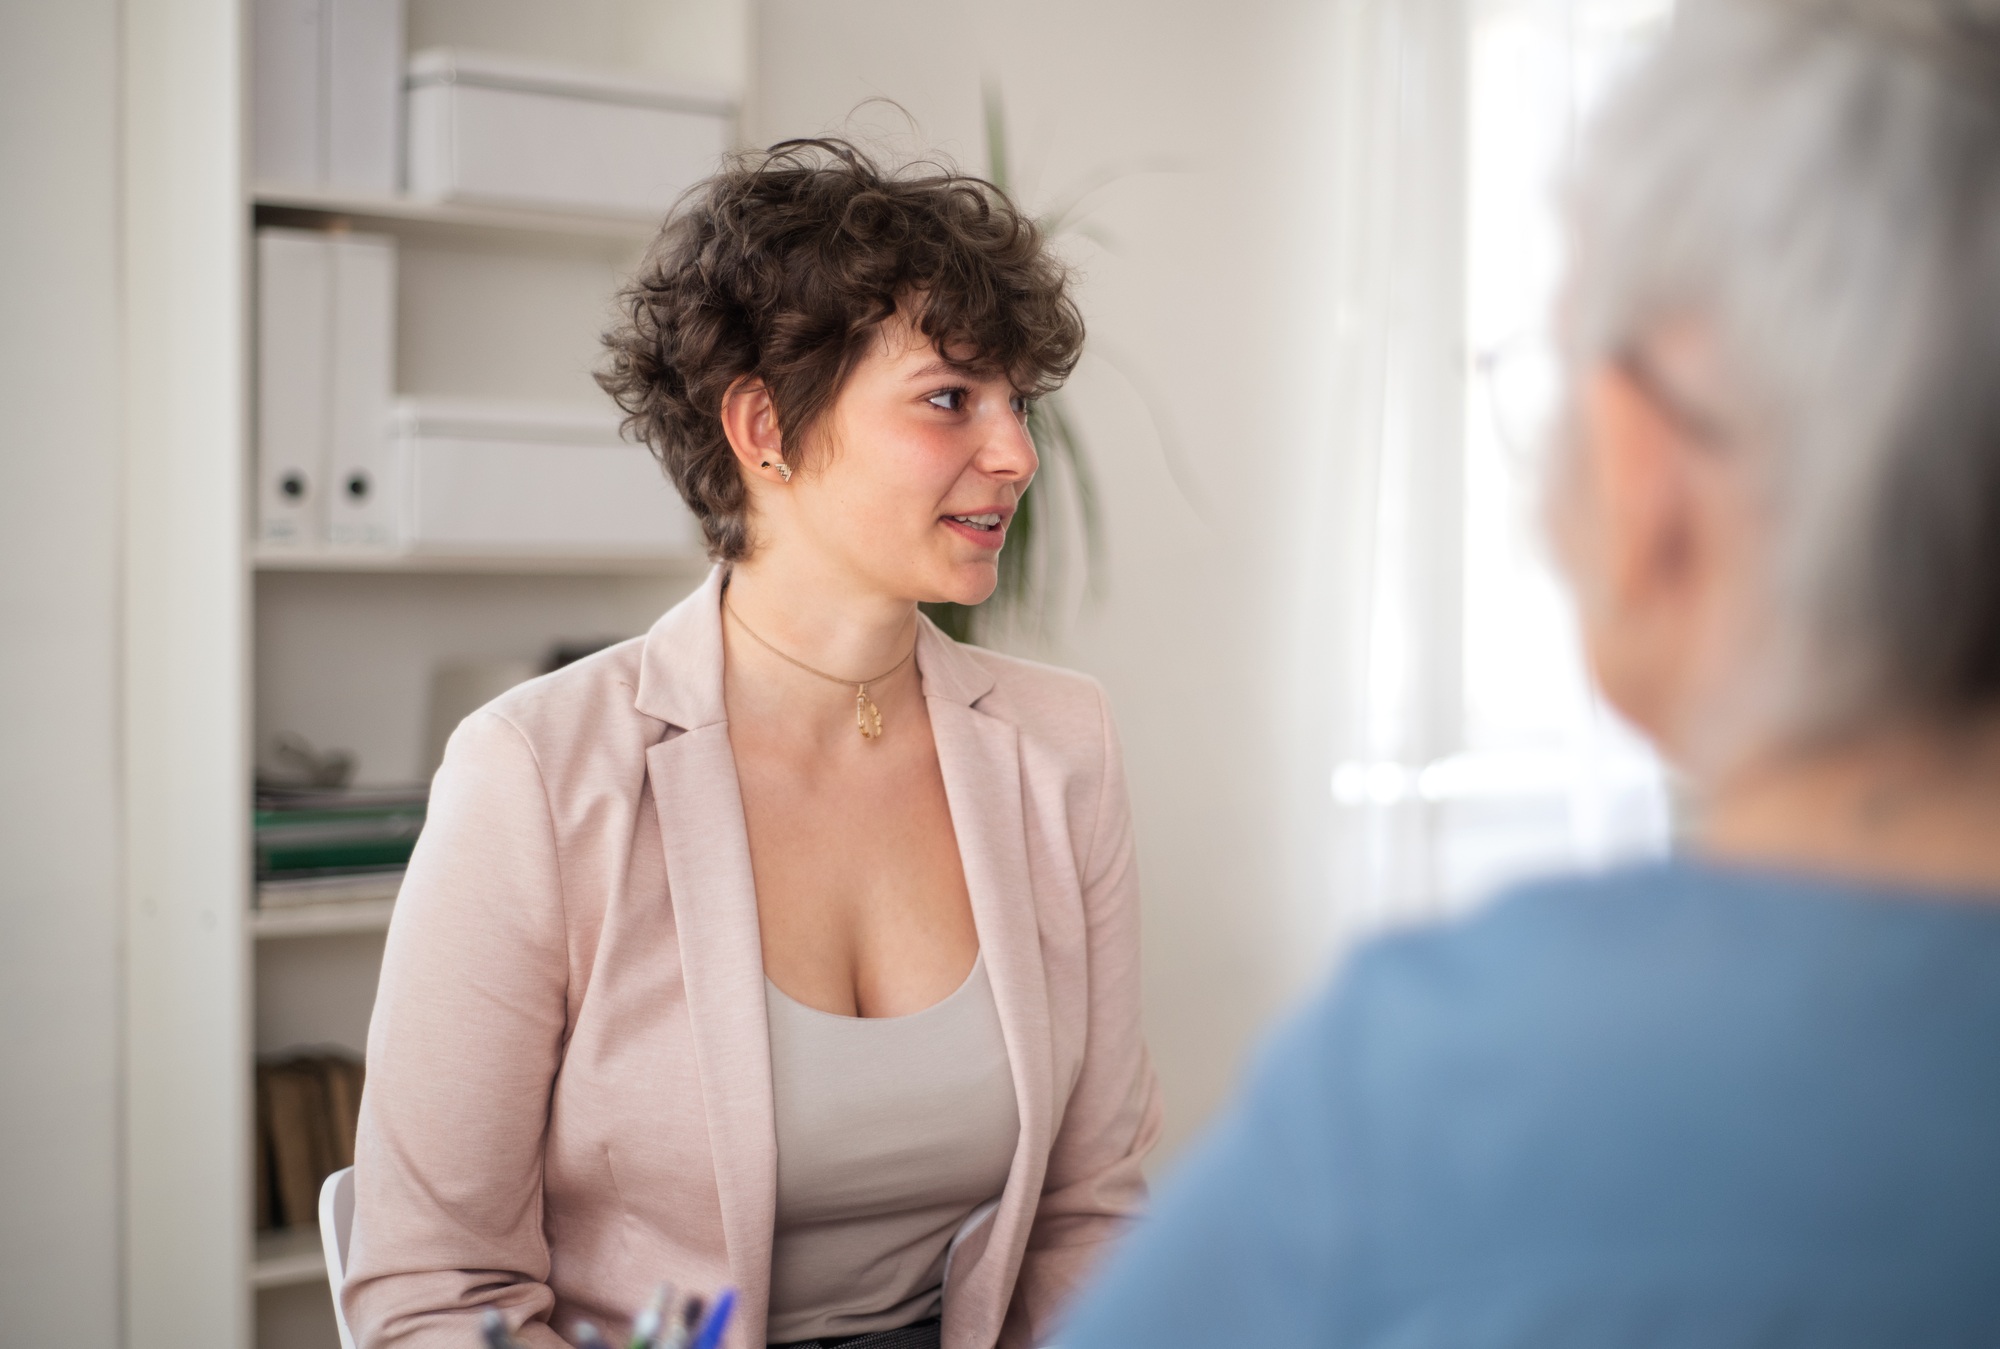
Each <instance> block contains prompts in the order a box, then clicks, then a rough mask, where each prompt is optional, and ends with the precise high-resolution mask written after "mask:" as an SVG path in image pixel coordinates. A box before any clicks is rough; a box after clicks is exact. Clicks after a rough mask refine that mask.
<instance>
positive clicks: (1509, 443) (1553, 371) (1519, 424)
mask: <svg viewBox="0 0 2000 1349" xmlns="http://www.w3.org/2000/svg"><path fill="white" fill-rule="evenodd" d="M1473 368H1474V370H1475V371H1476V372H1477V374H1478V377H1479V386H1480V389H1481V392H1482V394H1483V395H1484V397H1483V400H1482V401H1483V402H1484V403H1485V404H1486V414H1487V418H1488V420H1489V421H1490V422H1491V423H1492V426H1493V434H1494V437H1495V439H1496V440H1498V441H1499V443H1500V448H1501V450H1502V451H1504V452H1505V453H1506V455H1507V457H1508V458H1509V459H1510V460H1512V461H1514V467H1516V468H1523V469H1525V468H1528V467H1530V466H1532V464H1533V462H1534V461H1535V460H1536V459H1537V458H1539V457H1540V454H1541V451H1542V449H1543V447H1544V446H1546V445H1547V444H1548V438H1549V431H1550V429H1551V428H1552V427H1553V426H1554V424H1555V414H1556V399H1557V398H1558V397H1559V396H1560V394H1561V390H1562V371H1561V368H1560V366H1559V364H1558V362H1557V361H1556V355H1555V352H1554V350H1553V349H1552V348H1551V347H1550V344H1549V342H1548V339H1547V338H1545V337H1544V336H1542V335H1541V334H1540V333H1538V332H1519V333H1515V334H1514V335H1513V336H1511V337H1507V338H1503V339H1502V340H1500V341H1499V342H1496V343H1494V344H1493V345H1492V346H1489V347H1487V348H1485V349H1483V350H1482V351H1480V352H1479V353H1478V354H1477V355H1476V356H1474V357H1473Z"/></svg>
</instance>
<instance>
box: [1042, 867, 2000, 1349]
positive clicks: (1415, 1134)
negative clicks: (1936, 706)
mask: <svg viewBox="0 0 2000 1349" xmlns="http://www.w3.org/2000/svg"><path fill="white" fill-rule="evenodd" d="M1983 899H1984V901H1985V902H1981V897H1963V898H1958V899H1954V898H1949V897H1943V896H1931V897H1920V896H1915V895H1901V894H1890V893H1883V892H1880V891H1869V890H1864V889H1861V888H1857V887H1850V886H1840V885H1834V884H1829V883H1827V882H1824V881H1818V880H1807V879H1803V878H1797V877H1787V876H1782V875H1778V874H1775V873H1760V872H1754V871H1748V870H1727V869H1722V868H1716V867H1711V866H1700V865H1690V864H1685V863H1674V864H1667V865H1660V866H1651V867H1645V868H1638V869H1633V870H1628V871H1623V872H1617V873H1613V874H1610V875H1604V876H1597V877H1590V878H1576V879H1571V880H1563V881H1556V882H1549V883H1544V884H1538V885H1533V886H1528V887H1525V888H1522V889H1520V890H1519V891H1517V892H1515V893H1514V894H1512V895H1510V896H1508V897H1506V898H1504V899H1502V900H1501V901H1499V902H1498V903H1497V904H1495V905H1494V906H1493V907H1491V908H1490V909H1488V910H1487V911H1486V912H1485V913H1484V914H1482V915H1480V916H1478V917H1476V918H1474V919H1473V920H1471V921H1469V922H1466V923H1463V924H1460V925H1457V926H1454V927H1449V928H1443V929H1437V930H1431V931H1424V932H1418V933H1411V934H1405V935H1400V936H1394V937H1390V938H1387V939H1384V940H1380V941H1377V942H1375V943H1373V944H1372V945H1369V946H1366V947H1364V948H1363V949H1362V950H1361V951H1360V952H1359V953H1358V954H1357V955H1356V957H1355V958H1354V959H1353V961H1352V962H1351V963H1350V964H1349V966H1348V968H1347V969H1346V971H1345V972H1344V974H1343V975H1342V976H1341V977H1340V978H1338V979H1337V980H1336V981H1335V982H1334V984H1333V985H1332V986H1331V987H1330V988H1329V989H1328V990H1327V991H1326V992H1325V993H1324V994H1323V995H1322V996H1320V997H1319V998H1318V999H1316V1000H1315V1001H1314V1002H1313V1003H1312V1004H1311V1005H1310V1006H1308V1007H1307V1008H1306V1009H1305V1012H1304V1014H1303V1015H1302V1016H1300V1017H1298V1018H1297V1019H1296V1020H1295V1021H1294V1022H1293V1023H1292V1024H1291V1025H1290V1026H1289V1027H1288V1028H1286V1029H1285V1030H1284V1031H1283V1032H1282V1033H1281V1034H1280V1035H1279V1036H1278V1037H1277V1039H1276V1040H1275V1041H1274V1042H1273V1043H1272V1044H1271V1045H1270V1046H1269V1048H1268V1050H1267V1052H1266V1053H1265V1055H1264V1057H1263V1060H1262V1063H1261V1066H1260V1068H1259V1070H1258V1071H1257V1073H1256V1074H1255V1077H1254V1080H1253V1082H1252V1084H1251V1086H1250V1088H1249V1090H1248V1092H1247V1093H1246V1094H1245V1095H1244V1096H1243V1098H1242V1099H1241V1100H1240V1101H1239V1102H1238V1103H1237V1104H1236V1105H1235V1106H1234V1108H1233V1109H1232V1110H1231V1111H1230V1112H1229V1113H1228V1114H1227V1115H1226V1116H1225V1117H1224V1118H1223V1120H1222V1121H1221V1122H1220V1123H1219V1124H1218V1126H1217V1127H1216V1128H1215V1129H1214V1130H1213V1131H1212V1132H1211V1133H1210V1134H1209V1136H1208V1137H1207V1138H1206V1140H1205V1141H1204V1142H1203V1143H1202V1144H1201V1145H1200V1146H1198V1148H1197V1149H1196V1150H1195V1152H1194V1153H1193V1155H1192V1157H1191V1158H1190V1160H1189V1161H1188V1162H1187V1163H1186V1165H1185V1166H1184V1167H1182V1168H1181V1169H1180V1172H1179V1174H1178V1175H1177V1176H1176V1177H1175V1178H1174V1180H1173V1181H1172V1182H1171V1183H1170V1184H1169V1185H1168V1186H1167V1187H1165V1188H1164V1190H1163V1191H1162V1193H1161V1195H1160V1198H1159V1202H1158V1204H1157V1206H1156V1207H1155V1210H1154V1213H1153V1216H1152V1217H1151V1218H1149V1219H1147V1220H1146V1221H1145V1222H1144V1223H1142V1224H1141V1225H1140V1227H1139V1228H1138V1229H1137V1230H1136V1231H1135V1233H1134V1234H1133V1236H1132V1238H1131V1239H1130V1240H1128V1241H1127V1242H1126V1243H1125V1245H1124V1246H1123V1247H1122V1248H1121V1250H1120V1251H1119V1253H1118V1254H1117V1255H1116V1256H1115V1257H1114V1258H1113V1260H1112V1261H1111V1264H1110V1267H1109V1268H1108V1270H1107V1271H1106V1275H1105V1277H1104V1279H1103V1280H1102V1282H1101V1284H1100V1285H1099V1286H1098V1287H1097V1288H1096V1289H1095V1290H1094V1291H1093V1292H1092V1293H1090V1294H1089V1295H1088V1296H1087V1297H1086V1298H1085V1299H1084V1302H1083V1304H1082V1305H1081V1306H1080V1307H1079V1308H1078V1310H1077V1313H1076V1315H1075V1316H1074V1317H1073V1318H1072V1320H1071V1322H1070V1324H1069V1325H1068V1326H1067V1327H1066V1328H1065V1329H1064V1330H1063V1332H1062V1333H1060V1334H1059V1335H1058V1337H1057V1342H1058V1343H1059V1344H1060V1346H1061V1349H1155V1347H1156V1346H1168V1345H1190V1346H1194V1345H1215V1346H1230V1349H1278V1347H1279V1346H1294V1345H1297V1346H1304V1345H1314V1346H1320V1345H1326V1346H1334V1345H1338V1346H1368V1347H1369V1349H1390V1347H1391V1346H1394V1347H1395V1349H1405V1347H1406V1346H1407V1347H1408V1349H1419V1347H1422V1349H1429V1347H1430V1346H1446V1347H1449V1349H1497V1347H1498V1346H1503V1345H1504V1346H1521V1347H1522V1349H1526V1347H1527V1346H1534V1349H1571V1347H1572V1346H1574V1347H1575V1349H1632V1347H1634V1346H1658V1347H1660V1349H1665V1347H1666V1346H1688V1347H1689V1349H1693V1347H1694V1346H1700V1347H1701V1349H1735V1346H1750V1345H1757V1346H1776V1345H1786V1346H1801V1347H1802V1349H1803V1347H1804V1346H1812V1347H1813V1349H1838V1347H1840V1346H1857V1345H1870V1346H1883V1347H1884V1349H1887V1347H1888V1346H1896V1347H1897V1349H1901V1347H1903V1346H1919V1345H1921V1346H1926V1347H1929V1349H1935V1347H1936V1346H1956V1345H1975V1344H1977V1345H2000V902H1991V901H1993V900H1995V899H2000V897H1992V896H1988V897H1983Z"/></svg>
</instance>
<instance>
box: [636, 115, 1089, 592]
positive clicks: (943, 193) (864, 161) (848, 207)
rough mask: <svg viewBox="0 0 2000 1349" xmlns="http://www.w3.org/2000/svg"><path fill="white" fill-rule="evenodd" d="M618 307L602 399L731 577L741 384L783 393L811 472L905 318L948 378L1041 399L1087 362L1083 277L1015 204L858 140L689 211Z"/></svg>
mask: <svg viewBox="0 0 2000 1349" xmlns="http://www.w3.org/2000/svg"><path fill="white" fill-rule="evenodd" d="M618 303H619V309H620V318H619V321H618V322H617V323H616V324H615V325H614V326H613V327H612V329H611V330H610V331H609V332H607V333H606V334H605V335H604V345H605V347H606V349H607V350H608V351H609V353H610V358H609V360H608V362H607V363H606V365H605V367H604V368H603V369H602V370H600V371H599V372H598V375H597V382H598V384H600V385H601V386H602V387H603V388H604V390H605V392H607V393H609V394H610V395H611V397H612V398H613V399H614V400H616V401H617V403H618V406H619V407H620V408H621V409H623V410H624V412H625V422H624V426H625V432H626V434H627V435H628V436H631V437H632V438H633V439H635V440H638V441H641V442H643V443H644V444H645V445H646V446H647V447H648V448H649V449H650V450H652V452H653V456H654V457H655V458H657V459H658V460H659V461H660V465H661V467H662V468H663V469H664V470H665V471H666V474H667V476H668V477H669V478H670V479H672V481H673V484H674V486H675V487H677V488H679V489H680V493H681V496H682V497H683V498H685V499H686V501H687V504H688V506H689V507H690V508H691V509H692V510H693V511H694V513H695V516H696V518H698V519H699V520H700V521H701V526H702V530H703V532H704V533H705V534H706V535H707V536H708V550H709V555H710V556H711V557H714V558H716V559H718V560H720V561H736V560H739V559H741V558H743V557H744V556H746V555H747V554H748V552H749V549H750V535H749V521H748V519H747V496H746V492H745V489H744V483H743V476H742V473H741V472H740V470H739V468H738V466H737V463H736V458H735V455H734V454H733V453H732V452H731V451H730V448H729V442H728V440H727V439H726V438H725V437H724V435H723V431H722V421H721V412H722V400H723V397H724V395H725V394H726V393H727V392H728V391H729V388H730V386H731V385H732V384H734V383H735V382H736V381H737V380H738V379H739V378H741V377H743V376H745V375H753V376H755V377H757V378H759V379H761V380H762V381H763V382H764V386H765V387H766V388H767V389H768V390H769V391H770V395H771V402H772V405H773V407H774V408H775V410H776V412H777V416H778V429H779V432H780V434H781V435H782V436H783V437H784V441H785V444H786V447H787V449H786V455H787V458H788V460H791V461H792V462H794V463H797V462H800V460H801V459H802V458H803V457H804V456H805V455H806V454H809V453H810V452H811V448H812V447H811V445H810V443H809V435H810V432H811V431H812V430H813V429H814V427H815V426H816V425H817V424H818V423H819V421H820V419H821V418H822V417H824V416H825V415H826V413H827V411H828V409H830V408H831V407H832V406H833V402H834V398H835V397H836V395H838V394H839V392H840V389H841V386H842V385H843V384H844V383H845V382H846V379H847V376H848V374H849V373H850V372H851V371H852V370H853V369H854V365H855V362H856V361H857V360H858V359H859V357H860V356H861V353H862V350H863V348H864V346H865V344H866V342H867V341H868V339H869V337H870V336H871V335H872V334H873V333H874V332H876V330H877V329H878V327H879V326H880V325H881V323H882V322H883V321H884V320H886V319H888V318H889V317H891V316H892V315H893V314H895V313H896V312H897V309H898V307H899V306H907V307H908V309H909V312H910V313H911V316H912V318H913V320H914V322H915V324H916V326H917V328H918V329H919V330H920V331H921V332H922V333H923V334H924V336H925V337H927V338H929V339H930V341H931V343H932V344H933V345H934V346H936V347H937V349H938V351H939V352H940V353H941V354H942V355H943V356H944V357H945V359H946V360H949V361H951V362H952V363H953V364H954V365H959V366H962V367H964V368H966V369H976V368H987V369H999V370H1004V371H1006V372H1007V374H1008V376H1009V377H1010V378H1011V379H1012V380H1013V382H1014V384H1015V386H1016V387H1017V388H1019V389H1021V390H1022V391H1023V392H1024V393H1028V394H1031V395H1037V394H1042V393H1047V392H1049V391H1051V390H1053V389H1055V388H1057V387H1059V386H1060V385H1061V384H1062V383H1063V381H1064V380H1066V379H1067V378H1068V377H1069V373H1070V371H1071V370H1072V369H1073V368H1074V367H1075V365H1076V361H1077V357H1078V356H1079V355H1080V354H1081V353H1082V350H1083V316H1082V315H1081V314H1080V313H1079V312H1078V311H1077V307H1076V304H1075V302H1074V301H1073V300H1072V299H1071V298H1070V294H1069V273H1068V270H1067V269H1066V268H1065V267H1064V266H1063V265H1062V263H1061V262H1060V261H1058V260H1057V259H1056V258H1055V257H1054V256H1053V255H1052V254H1051V253H1050V251H1049V249H1048V246H1047V242H1046V240H1045V238H1044V236H1043V234H1042V231H1041V230H1040V229H1039V228H1037V226H1036V225H1035V222H1034V221H1033V220H1031V219H1030V218H1029V217H1028V216H1027V215H1025V214H1023V213H1022V212H1021V210H1020V209H1019V208H1018V207H1016V206H1015V205H1014V203H1013V202H1011V201H1010V200H1008V198H1007V195H1006V193H1004V192H1002V191H1001V190H1000V189H999V188H998V187H996V186H994V185H993V184H992V183H989V182H987V181H986V180H984V179H981V178H974V177H970V176H968V175H966V174H962V173H958V172H955V171H953V170H951V169H950V168H948V167H941V166H939V165H935V164H928V165H919V166H914V167H912V168H909V169H905V170H901V171H889V170H885V169H883V168H882V167H880V166H879V165H877V164H876V163H875V162H874V161H873V160H871V159H870V158H869V157H868V156H867V155H865V154H863V153H862V152H861V151H860V150H858V149H856V148H855V147H854V146H853V145H851V144H849V143H847V142H845V141H840V140H789V141H781V142H779V143H778V144H776V145H774V146H772V147H771V148H770V149H769V150H766V151H763V152H761V153H755V154H745V155H739V156H737V157H736V158H735V159H733V160H732V161H731V162H730V163H729V165H728V166H727V167H726V168H724V169H723V170H722V172H720V173H718V174H716V175H715V176H714V177H712V178H709V179H708V180H707V181H705V182H703V183H701V184H699V185H698V186H697V187H695V188H694V189H693V190H692V191H690V192H689V194H688V196H687V197H686V198H685V199H684V200H683V201H682V202H681V203H680V205H678V206H676V207H675V209H674V211H673V213H672V214H671V215H669V216H668V217H667V221H666V223H665V224H664V225H663V226H662V227H661V229H660V233H659V236H658V237H657V238H656V239H655V240H654V241H653V244H652V246H651V247H650V248H649V249H648V250H647V252H646V257H645V261H644V262H643V263H642V264H641V265H640V268H639V271H638V273H637V274H636V275H635V276H634V277H633V278H632V280H631V281H630V282H628V283H627V284H626V285H625V287H624V288H623V289H622V290H621V291H620V292H619V297H618ZM794 447H796V448H794Z"/></svg>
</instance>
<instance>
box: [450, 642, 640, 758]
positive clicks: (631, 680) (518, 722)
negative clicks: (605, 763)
mask: <svg viewBox="0 0 2000 1349" xmlns="http://www.w3.org/2000/svg"><path fill="white" fill-rule="evenodd" d="M644 645H645V639H644V638H641V637H635V638H632V639H630V640H628V641H623V642H618V643H615V644H613V645H611V646H608V647H605V648H604V649H603V650H601V651H597V652H594V653H593V654H591V655H588V656H585V657H583V658H581V659H579V660H575V661H572V662H570V663H569V664H567V665H564V666H562V667H561V668H560V669H557V670H552V671H550V672H549V673H547V674H544V675H540V676H538V677H536V678H534V679H530V680H528V681H527V682H525V683H522V684H517V685H515V686H514V687H513V688H511V689H509V690H507V691H506V692H505V693H503V694H501V695H500V696H499V697H497V698H495V699H494V700H493V701H492V702H489V703H487V704H486V705H485V706H484V707H481V708H480V709H479V710H478V711H476V712H474V713H473V714H472V715H471V716H469V717H467V718H466V719H465V721H464V722H463V723H461V725H460V727H459V732H458V734H457V735H455V736H454V737H453V739H454V741H461V740H462V741H466V742H467V743H468V747H470V746H471V745H476V744H478V743H480V742H492V741H495V740H500V741H506V740H514V741H517V742H519V743H521V744H522V745H524V746H525V748H526V749H527V750H528V751H529V753H531V754H532V755H533V757H534V759H535V761H536V762H537V763H538V764H540V765H541V766H542V768H543V770H544V771H545V772H548V771H551V770H554V769H557V768H559V767H563V766H566V765H567V764H568V761H570V760H573V759H575V758H576V757H577V756H578V755H580V754H588V755H592V756H602V755H604V754H611V755H613V756H619V755H625V756H629V757H643V756H644V754H645V751H646V749H647V748H648V747H649V746H651V745H652V744H653V743H654V742H655V741H657V740H658V739H659V723H658V722H657V721H655V720H653V719H652V718H649V717H647V716H645V715H644V714H643V713H641V712H640V711H639V710H638V709H637V707H635V706H634V700H635V699H636V697H637V690H638V683H639V665H640V656H641V653H642V651H643V649H644Z"/></svg>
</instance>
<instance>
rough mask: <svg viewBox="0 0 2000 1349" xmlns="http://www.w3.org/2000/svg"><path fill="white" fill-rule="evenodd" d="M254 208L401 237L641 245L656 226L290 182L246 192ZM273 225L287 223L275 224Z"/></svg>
mask: <svg viewBox="0 0 2000 1349" xmlns="http://www.w3.org/2000/svg"><path fill="white" fill-rule="evenodd" d="M250 202H251V205H252V207H253V208H255V209H256V210H258V211H260V212H265V213H270V214H272V215H274V217H275V216H278V215H290V216H293V217H294V218H298V217H307V218H310V219H311V220H312V221H313V222H314V223H324V222H325V221H326V220H328V219H333V218H337V219H343V220H348V221H352V222H353V223H355V224H358V225H363V226H370V227H374V228H379V229H388V230H392V231H398V232H403V231H407V230H408V229H409V228H410V227H413V226H414V227H416V228H417V229H419V230H428V231H433V232H436V231H445V232H452V233H460V234H463V233H466V232H472V233H483V234H494V233H499V234H514V235H539V236H541V237H544V238H557V239H573V240H596V241H602V242H610V243H616V244H628V245H630V244H642V243H645V242H646V241H647V240H648V239H650V238H652V237H653V234H654V232H655V231H656V230H658V229H659V225H660V222H659V221H658V220H656V219H653V218H650V217H645V218H641V217H633V216H615V215H580V214H575V213H572V212H565V211H538V210H533V209H530V208H525V207H515V206H473V205H466V204H462V203H456V202H435V201H421V200H418V199H416V198H413V197H400V196H397V197H392V196H372V195H367V194H357V193H352V192H340V191H328V190H326V189H324V188H319V187H312V186H304V185H299V184H292V183H257V184H256V185H254V186H253V187H252V188H251V192H250ZM273 223H286V222H283V221H280V220H277V219H274V220H273Z"/></svg>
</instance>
